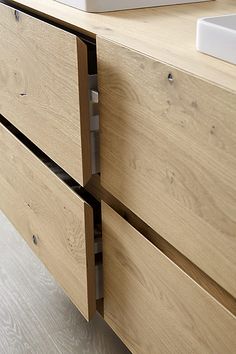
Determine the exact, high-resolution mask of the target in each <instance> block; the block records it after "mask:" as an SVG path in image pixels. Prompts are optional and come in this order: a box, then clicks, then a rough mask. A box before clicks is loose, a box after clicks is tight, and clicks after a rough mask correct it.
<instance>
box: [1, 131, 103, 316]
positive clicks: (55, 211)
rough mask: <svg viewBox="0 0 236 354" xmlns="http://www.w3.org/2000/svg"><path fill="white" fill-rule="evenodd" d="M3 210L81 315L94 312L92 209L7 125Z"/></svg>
mask: <svg viewBox="0 0 236 354" xmlns="http://www.w3.org/2000/svg"><path fill="white" fill-rule="evenodd" d="M0 141H1V144H0V196H1V197H0V208H1V209H2V210H3V212H4V213H5V214H6V215H7V216H8V217H9V219H10V220H11V222H12V223H13V224H14V226H15V227H16V229H17V230H18V231H19V232H20V234H21V235H22V236H23V238H24V239H25V241H26V242H27V243H28V245H29V246H30V247H31V248H32V250H33V251H34V252H35V253H36V254H37V256H38V257H39V258H40V259H41V260H42V262H43V263H44V264H45V265H46V266H47V268H48V269H49V271H50V272H51V273H52V274H53V276H54V277H55V279H56V280H57V281H58V282H59V284H60V285H61V286H62V287H63V288H64V290H65V292H66V294H67V295H68V296H69V297H70V298H71V300H72V301H73V302H74V304H75V305H76V306H77V307H78V309H79V310H80V311H81V313H82V314H83V315H84V317H86V318H87V319H90V318H91V317H92V315H93V314H94V312H95V310H96V304H95V302H96V301H95V268H94V263H95V261H94V229H93V210H92V208H91V206H90V205H89V204H87V203H86V202H85V201H84V200H83V199H82V198H81V197H79V196H78V195H77V194H76V193H74V192H73V191H72V190H71V189H70V188H69V187H68V186H67V185H66V184H65V183H64V182H63V181H61V180H60V179H59V178H58V177H57V176H56V175H55V174H54V173H53V172H52V171H50V169H49V168H48V167H47V166H45V165H44V164H43V162H41V161H40V160H39V159H38V158H37V157H36V156H35V155H34V154H33V153H32V152H31V151H30V150H29V149H28V148H27V147H26V146H24V145H23V144H22V143H21V142H20V141H19V140H18V139H17V138H16V137H15V136H14V135H12V134H11V133H10V132H9V131H8V130H7V129H6V128H5V127H4V126H3V125H0Z"/></svg>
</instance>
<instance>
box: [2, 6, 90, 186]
mask: <svg viewBox="0 0 236 354" xmlns="http://www.w3.org/2000/svg"><path fill="white" fill-rule="evenodd" d="M0 32H1V40H0V62H1V65H0V93H1V94H0V113H1V114H2V115H3V116H5V117H7V119H9V120H10V121H11V123H12V124H14V125H15V126H16V127H17V128H18V129H19V130H20V131H22V132H23V133H24V134H25V135H26V136H27V137H28V138H29V139H30V140H32V141H33V142H34V143H35V144H36V145H37V146H38V147H39V148H40V149H42V150H43V151H44V152H45V153H46V154H47V155H48V156H49V157H50V158H51V159H52V160H54V161H55V162H56V163H57V164H58V165H60V166H61V167H62V168H63V169H64V170H65V171H66V172H67V173H68V174H69V175H71V176H72V177H73V178H74V179H76V180H77V181H78V182H79V183H80V184H81V185H85V184H86V182H87V181H88V180H89V178H90V176H91V151H90V150H91V147H90V122H89V93H88V50H87V49H88V48H87V45H86V44H85V43H84V42H83V41H82V40H80V39H79V38H78V37H77V36H76V35H75V34H72V33H70V32H67V31H65V30H62V29H60V28H58V27H55V26H53V25H50V24H48V23H46V22H44V21H41V20H39V19H37V18H34V17H32V16H29V15H27V14H25V13H24V12H21V11H18V10H15V9H14V8H11V7H9V6H6V5H4V4H0Z"/></svg>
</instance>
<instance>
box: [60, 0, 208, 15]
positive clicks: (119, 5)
mask: <svg viewBox="0 0 236 354" xmlns="http://www.w3.org/2000/svg"><path fill="white" fill-rule="evenodd" d="M56 1H58V2H61V3H63V4H66V5H70V6H72V7H75V8H77V9H80V10H83V11H87V12H105V11H115V10H127V9H134V8H141V7H152V6H163V5H173V4H186V3H193V2H202V1H209V0H56Z"/></svg>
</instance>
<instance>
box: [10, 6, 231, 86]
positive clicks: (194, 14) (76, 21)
mask: <svg viewBox="0 0 236 354" xmlns="http://www.w3.org/2000/svg"><path fill="white" fill-rule="evenodd" d="M9 3H12V4H13V5H18V6H20V7H23V8H26V9H28V10H29V9H30V11H32V12H35V13H37V14H40V15H42V16H44V17H45V18H49V19H50V20H53V21H55V22H58V23H60V24H63V25H65V26H67V27H69V28H72V29H75V30H79V31H80V32H84V33H85V34H87V35H90V36H93V37H96V36H102V37H104V38H105V39H109V40H112V41H114V42H116V43H118V44H120V45H122V46H125V47H129V48H131V49H133V50H136V51H138V52H140V53H143V54H145V55H148V56H150V57H153V58H155V59H157V60H159V61H161V62H163V63H167V64H169V65H171V66H174V67H176V68H179V69H180V70H183V71H185V72H188V73H191V74H192V75H194V76H197V77H200V78H202V79H205V80H207V81H210V82H212V83H214V84H216V85H217V86H222V87H225V88H226V89H228V90H231V91H234V92H236V70H235V66H234V65H232V64H228V63H226V62H223V61H221V60H218V59H216V58H212V57H210V56H207V55H204V54H202V53H199V52H197V50H196V46H195V42H196V23H197V19H198V18H200V17H208V16H219V15H224V14H229V13H235V11H236V7H235V0H216V1H209V2H206V3H197V4H186V5H176V6H163V7H157V8H149V9H139V10H130V11H118V12H111V13H104V14H91V13H85V12H83V11H79V10H77V9H73V8H71V7H69V6H65V5H63V4H60V3H58V2H56V1H54V0H47V1H41V0H16V1H14V0H10V1H9Z"/></svg>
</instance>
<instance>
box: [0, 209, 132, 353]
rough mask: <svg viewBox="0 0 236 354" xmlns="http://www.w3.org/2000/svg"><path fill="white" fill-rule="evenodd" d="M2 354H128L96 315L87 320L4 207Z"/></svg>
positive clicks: (0, 220) (0, 238) (0, 218)
mask: <svg viewBox="0 0 236 354" xmlns="http://www.w3.org/2000/svg"><path fill="white" fill-rule="evenodd" d="M0 338H1V340H0V352H1V354H10V353H11V354H12V353H17V354H26V353H29V354H31V353H32V354H35V353H37V354H43V353H50V354H54V353H55V354H56V353H57V354H58V353H59V354H62V353H64V354H69V353H70V354H78V353H79V354H111V353H112V354H125V353H126V354H128V353H129V351H128V349H126V347H125V346H124V344H123V343H122V342H121V341H120V340H119V339H118V337H117V336H116V335H115V334H114V332H113V331H112V330H111V329H110V327H109V326H108V325H107V324H106V323H105V321H104V320H103V319H102V318H101V317H100V316H99V315H98V314H97V315H96V316H95V317H94V319H93V320H92V321H91V322H89V323H88V322H87V321H86V320H85V319H84V318H83V316H82V315H81V314H80V312H79V311H78V310H77V309H76V307H75V306H74V305H73V304H72V302H71V301H70V300H69V298H68V297H67V296H66V295H65V293H64V292H63V290H62V289H61V288H60V287H59V286H58V285H57V284H56V282H55V280H54V279H53V277H52V276H51V274H50V273H49V272H48V271H47V269H46V268H45V267H44V266H43V264H42V263H41V262H40V260H39V259H38V258H37V256H36V255H35V254H34V253H33V252H32V251H31V250H30V248H29V247H28V246H27V244H26V243H25V242H24V240H23V239H22V238H21V237H20V235H19V234H18V233H17V231H16V230H15V229H14V227H13V226H12V225H11V224H10V222H9V221H8V220H7V218H6V217H5V216H4V215H3V214H2V213H1V212H0Z"/></svg>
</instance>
